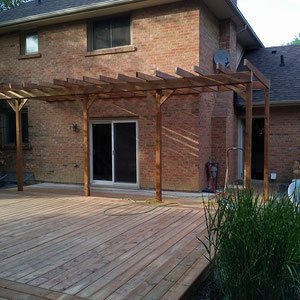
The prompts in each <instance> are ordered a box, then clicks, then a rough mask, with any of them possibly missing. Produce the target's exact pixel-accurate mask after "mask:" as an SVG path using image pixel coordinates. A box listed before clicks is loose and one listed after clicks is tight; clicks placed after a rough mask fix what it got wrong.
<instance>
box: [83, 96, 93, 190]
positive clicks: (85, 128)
mask: <svg viewBox="0 0 300 300" xmlns="http://www.w3.org/2000/svg"><path fill="white" fill-rule="evenodd" d="M82 106H83V148H84V173H83V190H84V196H90V195H91V190H90V139H89V131H90V130H89V129H90V124H89V109H88V98H87V97H86V98H84V99H83V100H82Z"/></svg>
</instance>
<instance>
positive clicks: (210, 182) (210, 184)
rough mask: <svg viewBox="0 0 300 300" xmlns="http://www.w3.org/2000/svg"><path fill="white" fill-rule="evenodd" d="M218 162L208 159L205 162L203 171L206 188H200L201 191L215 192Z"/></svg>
mask: <svg viewBox="0 0 300 300" xmlns="http://www.w3.org/2000/svg"><path fill="white" fill-rule="evenodd" d="M218 169H219V167H218V164H217V163H216V162H214V161H213V160H212V159H210V160H209V161H208V162H207V163H206V164H205V173H206V178H207V188H206V189H204V190H202V192H203V193H216V192H217V181H218Z"/></svg>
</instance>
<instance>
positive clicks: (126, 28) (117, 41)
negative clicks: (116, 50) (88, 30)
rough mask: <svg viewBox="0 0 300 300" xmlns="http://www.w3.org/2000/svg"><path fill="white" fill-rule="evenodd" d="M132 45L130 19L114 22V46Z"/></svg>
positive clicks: (115, 20)
mask: <svg viewBox="0 0 300 300" xmlns="http://www.w3.org/2000/svg"><path fill="white" fill-rule="evenodd" d="M124 45H130V18H121V19H114V20H112V46H113V47H118V46H124Z"/></svg>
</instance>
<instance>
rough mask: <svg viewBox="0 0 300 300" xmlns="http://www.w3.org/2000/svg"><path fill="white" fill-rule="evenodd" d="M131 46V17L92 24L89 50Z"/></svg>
mask: <svg viewBox="0 0 300 300" xmlns="http://www.w3.org/2000/svg"><path fill="white" fill-rule="evenodd" d="M130 44H131V34H130V17H128V16H126V17H119V18H113V19H104V20H99V21H94V22H92V23H91V24H90V32H89V48H90V50H91V51H92V50H97V49H105V48H113V47H119V46H126V45H130Z"/></svg>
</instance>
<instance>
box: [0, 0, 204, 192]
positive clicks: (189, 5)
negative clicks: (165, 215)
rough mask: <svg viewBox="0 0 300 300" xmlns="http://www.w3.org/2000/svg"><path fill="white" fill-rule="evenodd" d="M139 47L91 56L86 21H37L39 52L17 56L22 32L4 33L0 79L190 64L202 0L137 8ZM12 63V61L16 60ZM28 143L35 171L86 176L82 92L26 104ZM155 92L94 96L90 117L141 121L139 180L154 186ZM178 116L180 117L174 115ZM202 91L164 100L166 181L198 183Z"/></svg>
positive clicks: (53, 176) (182, 185)
mask: <svg viewBox="0 0 300 300" xmlns="http://www.w3.org/2000/svg"><path fill="white" fill-rule="evenodd" d="M131 16H132V38H133V45H134V46H135V47H136V48H137V51H135V52H129V53H120V54H110V55H102V56H91V57H86V51H87V49H86V45H87V34H86V23H85V22H74V23H69V24H62V25H57V26H49V27H44V28H40V29H39V49H40V52H41V54H42V57H41V58H36V59H26V60H18V55H19V35H18V34H17V33H14V34H6V35H3V36H1V37H0V44H1V48H0V56H1V64H0V81H33V82H34V81H39V80H41V81H49V80H51V79H52V78H61V79H64V78H66V77H74V78H80V76H83V75H85V76H96V77H97V76H98V75H99V74H105V75H107V76H115V75H116V72H120V73H125V74H128V75H133V74H134V72H135V71H142V72H147V73H152V72H153V71H154V70H156V69H158V68H159V69H160V70H162V71H166V72H171V73H173V72H174V70H175V67H176V66H180V67H182V68H186V69H188V70H191V69H192V67H193V66H194V65H197V64H198V62H199V36H200V34H199V16H200V10H199V3H198V1H194V0H192V1H186V2H185V3H184V4H183V3H176V4H171V5H164V6H160V7H155V8H151V9H145V10H138V11H134V12H132V14H131ZM11 66H14V68H11ZM28 107H29V122H30V124H29V136H30V144H31V150H26V151H25V165H26V170H28V171H33V172H34V173H35V176H36V179H37V180H40V181H49V182H71V183H81V182H82V180H83V179H82V177H83V145H82V141H83V138H82V131H81V130H80V131H79V132H78V133H76V132H74V131H72V130H71V128H70V126H71V124H72V123H77V124H79V127H80V128H82V125H81V124H82V108H81V103H80V101H79V100H77V101H74V102H64V103H52V104H50V103H47V102H45V103H40V102H36V101H34V100H32V101H30V103H29V105H28ZM154 108H155V106H154V102H153V100H151V99H150V100H149V99H144V98H139V99H130V100H128V99H127V100H126V99H119V100H115V101H102V100H99V101H97V102H96V103H95V104H94V105H93V107H92V109H91V118H96V119H102V118H131V117H134V118H136V119H137V120H138V123H139V157H140V172H141V187H143V188H150V187H152V188H153V187H154V174H155V111H154ZM174 120H176V122H174ZM199 130H200V127H199V96H185V97H181V98H180V99H179V98H176V97H172V98H170V99H169V100H168V101H167V102H166V103H165V104H164V106H163V181H164V184H163V186H164V188H166V189H177V190H194V191H195V190H199V188H200V187H199V162H198V156H199V152H200V151H201V148H200V146H199V141H198V136H199ZM6 155H7V158H8V157H9V160H8V159H7V163H8V166H7V168H8V169H11V170H13V169H14V168H15V165H14V157H15V153H14V151H9V152H8V151H6Z"/></svg>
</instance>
